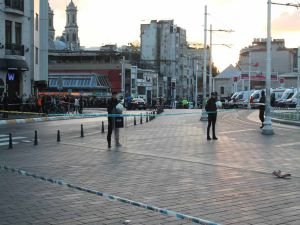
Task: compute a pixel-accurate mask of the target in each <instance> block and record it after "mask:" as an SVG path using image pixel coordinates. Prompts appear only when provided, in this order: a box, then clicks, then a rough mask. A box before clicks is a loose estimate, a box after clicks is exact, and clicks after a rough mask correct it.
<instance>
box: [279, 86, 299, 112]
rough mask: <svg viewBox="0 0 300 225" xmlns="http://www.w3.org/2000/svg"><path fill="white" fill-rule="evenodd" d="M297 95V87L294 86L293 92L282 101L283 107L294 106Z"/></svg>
mask: <svg viewBox="0 0 300 225" xmlns="http://www.w3.org/2000/svg"><path fill="white" fill-rule="evenodd" d="M297 96H298V92H297V88H295V89H294V94H293V95H292V96H291V97H290V98H288V99H286V100H285V101H283V105H284V107H286V108H296V106H297V102H298V99H297Z"/></svg>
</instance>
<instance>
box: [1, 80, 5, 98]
mask: <svg viewBox="0 0 300 225" xmlns="http://www.w3.org/2000/svg"><path fill="white" fill-rule="evenodd" d="M4 87H5V85H4V81H3V80H2V79H0V96H2V94H3V92H4Z"/></svg>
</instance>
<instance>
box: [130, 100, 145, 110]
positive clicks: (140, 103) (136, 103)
mask: <svg viewBox="0 0 300 225" xmlns="http://www.w3.org/2000/svg"><path fill="white" fill-rule="evenodd" d="M146 108H147V105H146V102H145V100H144V99H142V98H133V99H132V101H131V107H130V109H146Z"/></svg>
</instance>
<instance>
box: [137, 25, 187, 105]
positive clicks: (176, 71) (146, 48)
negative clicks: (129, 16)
mask: <svg viewBox="0 0 300 225" xmlns="http://www.w3.org/2000/svg"><path fill="white" fill-rule="evenodd" d="M186 51H187V42H186V31H185V30H184V29H182V28H180V27H178V26H177V25H175V24H174V21H173V20H161V21H156V20H152V21H151V22H150V23H149V24H141V67H142V68H144V69H154V70H156V71H157V72H158V76H159V79H158V82H159V93H161V96H165V98H166V99H168V100H169V101H174V100H175V99H176V98H180V97H183V96H187V95H188V94H189V90H188V86H189V81H190V79H191V78H190V77H188V75H189V73H188V69H187V63H188V62H187V58H186Z"/></svg>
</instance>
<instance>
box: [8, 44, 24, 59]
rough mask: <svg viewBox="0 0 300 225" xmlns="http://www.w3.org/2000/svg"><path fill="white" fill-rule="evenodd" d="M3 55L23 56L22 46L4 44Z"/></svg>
mask: <svg viewBox="0 0 300 225" xmlns="http://www.w3.org/2000/svg"><path fill="white" fill-rule="evenodd" d="M5 55H20V56H24V45H17V44H5Z"/></svg>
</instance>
